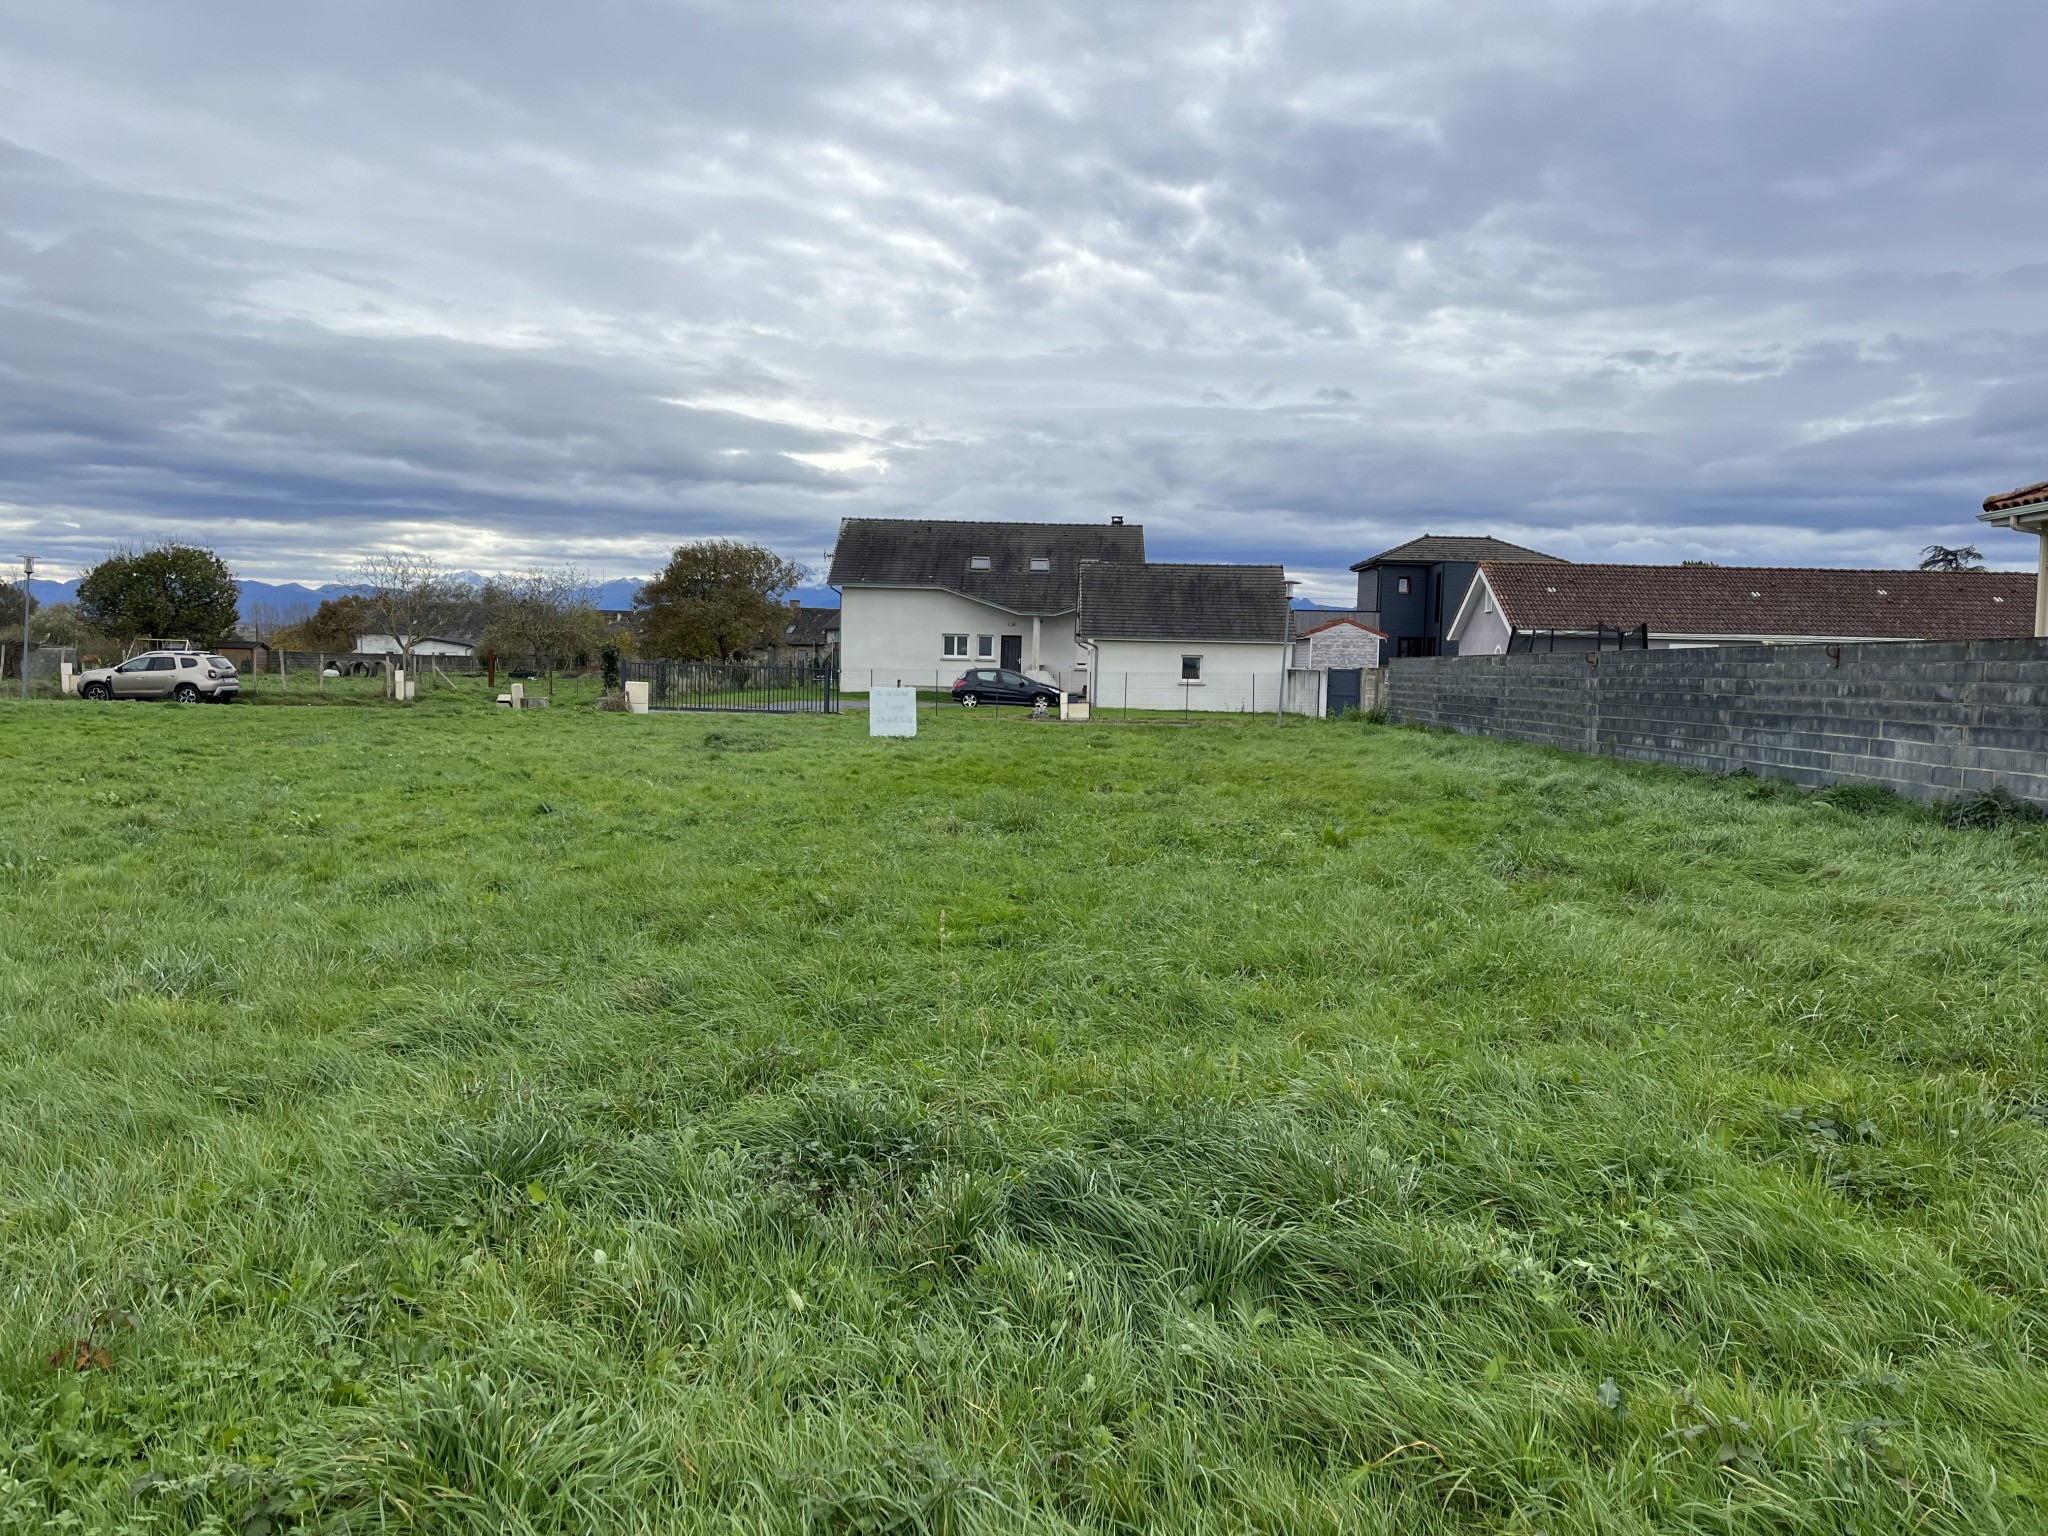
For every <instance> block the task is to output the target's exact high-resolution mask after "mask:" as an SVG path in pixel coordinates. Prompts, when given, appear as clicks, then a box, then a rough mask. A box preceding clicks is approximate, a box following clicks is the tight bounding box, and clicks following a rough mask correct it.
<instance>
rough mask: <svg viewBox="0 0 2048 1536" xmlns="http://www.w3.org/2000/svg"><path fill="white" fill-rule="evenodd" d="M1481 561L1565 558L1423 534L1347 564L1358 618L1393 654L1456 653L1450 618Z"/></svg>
mask: <svg viewBox="0 0 2048 1536" xmlns="http://www.w3.org/2000/svg"><path fill="white" fill-rule="evenodd" d="M1483 561H1492V562H1493V563H1495V564H1507V563H1511V562H1528V563H1530V564H1534V565H1564V564H1567V563H1568V562H1566V561H1563V560H1560V559H1559V558H1558V557H1557V556H1556V555H1546V554H1544V553H1542V552H1541V551H1540V550H1534V549H1524V548H1523V547H1522V546H1521V545H1519V544H1510V543H1508V542H1507V541H1506V540H1505V539H1495V538H1489V537H1486V536H1483V535H1468V534H1456V535H1446V534H1437V533H1432V534H1427V535H1425V536H1424V537H1422V538H1419V539H1410V540H1409V541H1408V542H1407V543H1406V544H1397V545H1395V546H1394V548H1392V549H1387V550H1382V551H1380V553H1378V554H1376V555H1374V556H1373V557H1372V558H1371V559H1369V560H1361V561H1359V562H1358V564H1356V565H1354V566H1352V567H1351V569H1352V570H1354V571H1356V572H1357V573H1358V617H1359V619H1360V621H1361V622H1363V623H1364V624H1366V625H1368V626H1370V627H1371V628H1373V629H1377V630H1379V631H1380V632H1381V633H1382V634H1384V635H1385V636H1386V637H1387V639H1388V642H1389V644H1390V646H1391V648H1392V654H1393V655H1395V656H1437V655H1456V654H1457V652H1456V650H1455V649H1454V646H1455V642H1454V641H1452V640H1451V638H1450V634H1449V626H1450V622H1451V620H1452V618H1453V617H1454V616H1455V615H1456V614H1457V612H1458V605H1459V604H1460V603H1462V602H1463V601H1464V600H1465V593H1466V590H1467V589H1468V588H1469V587H1470V586H1471V584H1472V577H1473V573H1474V572H1476V571H1477V570H1478V569H1479V566H1480V564H1481V562H1483Z"/></svg>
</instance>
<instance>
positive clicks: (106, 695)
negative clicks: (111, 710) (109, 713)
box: [78, 683, 114, 704]
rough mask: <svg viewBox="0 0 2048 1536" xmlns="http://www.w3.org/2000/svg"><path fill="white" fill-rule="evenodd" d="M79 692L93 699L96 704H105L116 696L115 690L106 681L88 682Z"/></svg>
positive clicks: (80, 694)
mask: <svg viewBox="0 0 2048 1536" xmlns="http://www.w3.org/2000/svg"><path fill="white" fill-rule="evenodd" d="M78 692H79V696H80V697H82V698H87V699H91V700H92V701H93V703H95V704H104V703H106V702H107V700H109V699H111V698H112V697H113V696H114V690H113V689H111V688H109V687H108V686H107V685H106V684H105V683H87V684H86V685H85V686H84V687H83V688H81V689H79V690H78Z"/></svg>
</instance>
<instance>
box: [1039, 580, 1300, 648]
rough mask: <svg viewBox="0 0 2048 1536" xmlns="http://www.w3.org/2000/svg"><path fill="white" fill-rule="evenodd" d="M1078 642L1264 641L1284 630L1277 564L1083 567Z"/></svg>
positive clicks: (1286, 623)
mask: <svg viewBox="0 0 2048 1536" xmlns="http://www.w3.org/2000/svg"><path fill="white" fill-rule="evenodd" d="M1075 629H1076V632H1077V633H1078V634H1079V635H1080V636H1081V638H1083V639H1084V640H1267V641H1271V642H1272V643H1273V644H1275V645H1277V644H1279V643H1280V641H1281V640H1282V639H1283V638H1285V637H1286V636H1287V635H1288V634H1289V632H1290V631H1289V619H1288V612H1287V572H1286V571H1285V570H1284V569H1283V568H1282V567H1280V566H1277V565H1090V566H1088V567H1086V568H1085V569H1084V570H1083V571H1082V573H1081V613H1080V617H1079V618H1078V619H1077V620H1076V621H1075Z"/></svg>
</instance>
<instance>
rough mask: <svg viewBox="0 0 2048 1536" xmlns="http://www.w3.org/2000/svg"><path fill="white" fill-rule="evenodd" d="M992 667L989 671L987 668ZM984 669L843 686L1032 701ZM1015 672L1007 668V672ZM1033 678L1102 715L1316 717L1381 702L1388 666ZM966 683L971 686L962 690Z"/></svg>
mask: <svg viewBox="0 0 2048 1536" xmlns="http://www.w3.org/2000/svg"><path fill="white" fill-rule="evenodd" d="M980 670H981V671H986V670H987V669H980ZM979 675H980V672H979V671H977V670H976V669H975V668H961V667H958V666H955V667H950V668H940V669H936V670H932V671H911V670H906V669H903V668H896V667H891V668H887V669H883V668H872V669H869V668H863V669H862V671H861V672H860V673H859V674H856V675H854V676H846V677H842V678H841V684H842V686H844V687H846V688H848V689H850V690H852V691H854V692H855V693H860V692H864V691H866V690H867V689H870V688H877V687H881V688H887V687H899V688H916V689H919V690H920V691H923V692H927V693H938V694H943V695H945V696H946V697H948V698H957V697H960V696H961V695H962V694H963V693H972V694H974V695H976V702H977V704H983V705H985V704H990V703H1018V704H1022V703H1028V701H1029V693H1030V686H1029V684H1027V685H1025V686H1023V687H1013V688H1011V689H1010V691H1008V692H1003V691H1001V689H1000V687H996V688H991V687H990V686H989V685H987V684H982V683H977V682H976V681H975V679H976V678H977V677H978V676H979ZM1006 675H1007V674H1006ZM1015 675H1016V676H1021V677H1025V678H1027V679H1028V680H1030V682H1031V683H1043V684H1044V686H1046V687H1048V688H1050V689H1053V690H1055V691H1057V692H1063V693H1065V694H1066V695H1067V696H1068V697H1069V698H1073V699H1079V700H1085V701H1087V703H1088V705H1089V708H1090V710H1091V712H1092V713H1093V714H1095V715H1097V716H1108V717H1117V716H1122V715H1137V714H1181V715H1216V714H1233V715H1268V716H1270V715H1275V714H1288V715H1308V716H1316V717H1320V716H1322V715H1325V714H1338V713H1342V712H1344V711H1345V710H1352V709H1356V710H1371V709H1374V708H1378V707H1380V706H1381V691H1382V688H1383V685H1382V683H1381V681H1380V679H1381V678H1383V677H1384V669H1381V668H1373V667H1365V668H1355V669H1351V670H1350V671H1348V672H1340V673H1339V674H1337V686H1336V687H1335V688H1334V689H1333V687H1332V685H1331V679H1332V674H1331V673H1330V672H1329V671H1327V670H1325V669H1321V668H1307V667H1289V668H1287V669H1286V670H1285V671H1284V672H1283V671H1282V670H1281V669H1280V668H1278V667H1275V668H1274V669H1272V670H1271V671H1262V672H1222V671H1217V670H1215V669H1213V668H1203V669H1202V670H1201V673H1200V675H1198V676H1193V677H1190V676H1186V675H1184V674H1183V673H1181V672H1137V671H1118V670H1115V669H1101V670H1096V671H1092V672H1091V671H1090V669H1088V668H1085V667H1077V668H1074V669H1072V670H1071V671H1062V670H1057V669H1051V668H1048V669H1045V670H1043V671H1039V672H1034V673H1028V674H1015ZM961 684H965V685H966V687H965V688H962V687H961V686H959V685H961Z"/></svg>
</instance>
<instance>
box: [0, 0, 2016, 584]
mask: <svg viewBox="0 0 2048 1536" xmlns="http://www.w3.org/2000/svg"><path fill="white" fill-rule="evenodd" d="M477 15H478V13H477V12H476V11H475V9H474V8H473V7H469V6H456V5H452V4H431V3H430V4H427V5H418V4H410V3H409V4H404V5H401V4H398V3H397V0H366V3H364V4H361V5H355V6H350V7H345V8H337V7H292V6H276V5H258V4H255V3H253V0H245V3H236V4H230V5H223V6H213V7H206V8H202V9H200V10H197V11H194V10H190V9H186V8H168V7H154V6H145V5H141V4H139V3H124V0H65V3H63V4H61V5H60V4H58V3H56V0H45V3H42V4H34V3H31V4H28V5H23V6H17V7H15V8H13V10H12V11H11V12H10V15H9V18H8V19H7V20H6V21H5V22H4V23H0V215H4V217H0V503H5V505H0V528H6V529H8V531H9V532H10V533H13V534H15V535H16V536H18V537H21V538H27V539H31V540H33V541H38V542H39V543H40V545H41V547H42V550H43V552H44V553H45V557H46V559H55V560H59V561H62V560H70V561H72V562H74V563H75V562H77V561H81V560H83V559H86V558H89V557H90V556H91V555H93V554H95V553H97V552H98V551H99V549H101V548H103V547H104V546H105V545H106V544H107V543H109V542H112V541H113V540H115V539H118V538H133V537H147V536H150V535H151V534H152V533H155V532H174V531H175V532H183V531H186V530H188V529H190V528H192V527H195V526H199V527H203V528H206V529H208V530H209V531H210V532H211V533H212V534H213V535H214V536H215V537H216V540H217V542H220V543H221V544H222V545H223V547H225V548H227V549H228V550H229V552H230V553H231V554H232V555H233V556H234V557H235V558H236V559H237V560H238V561H240V562H241V563H242V564H243V565H244V566H245V567H247V568H249V569H250V570H251V571H252V572H254V573H261V574H274V575H281V576H305V577H308V578H314V579H317V578H320V577H323V576H326V575H328V574H330V573H331V572H332V571H333V570H335V569H338V568H339V566H340V565H342V564H345V563H346V561H347V558H348V557H349V556H350V555H351V554H352V553H353V552H354V550H356V549H357V548H360V547H361V546H362V545H364V544H366V543H374V542H379V541H382V540H386V539H391V538H400V537H402V538H406V539H409V540H416V541H417V540H424V541H428V542H433V541H435V540H437V539H438V540H441V541H443V542H444V543H445V545H446V547H447V549H448V552H450V553H451V554H453V555H456V556H457V557H459V558H460V559H461V560H462V561H463V562H464V563H465V564H470V565H476V564H479V563H487V562H489V561H491V560H492V559H498V558H501V559H503V560H504V561H505V562H507V563H516V561H518V560H520V559H523V558H527V557H529V556H535V555H540V556H571V557H580V558H584V559H586V560H594V561H596V563H599V564H609V565H611V566H612V567H613V568H614V569H617V570H618V571H619V573H621V574H623V573H624V570H625V569H628V568H645V566H646V564H648V563H649V562H650V561H651V560H652V558H653V556H654V555H655V554H656V553H658V551H659V550H660V549H661V548H662V547H663V546H664V545H665V544H666V543H669V542H672V541H674V540H676V539H679V538H684V537H689V536H693V535H696V534H701V533H711V532H718V533H730V532H748V533H752V534H754V535H756V536H759V537H763V538H767V539H769V540H771V541H772V542H776V543H777V544H778V545H780V546H781V547H784V548H786V549H787V550H789V551H790V552H791V553H794V554H798V555H799V556H801V557H803V558H807V559H813V560H814V559H815V558H816V554H817V551H818V550H819V549H820V548H822V547H823V546H824V545H825V544H826V543H829V541H830V538H831V531H832V528H833V527H834V525H835V524H836V520H837V519H838V517H840V516H841V515H844V514H847V513H851V512H864V513H865V512H895V511H901V512H928V511H936V512H939V513H941V514H945V515H962V516H971V515H981V516H998V515H1000V516H1045V517H1093V516H1100V515H1108V514H1109V513H1110V512H1119V513H1125V514H1136V515H1139V516H1142V517H1144V518H1145V519H1146V520H1147V521H1148V522H1149V523H1151V524H1152V525H1153V526H1154V527H1155V528H1156V529H1158V530H1160V532H1159V534H1158V535H1156V536H1155V538H1154V544H1155V546H1156V547H1159V548H1161V549H1163V550H1168V551H1181V552H1185V553H1188V554H1190V555H1200V556H1207V557H1227V556H1253V555H1267V556H1271V555H1278V556H1280V557H1281V558H1285V559H1286V560H1287V561H1288V562H1289V564H1290V566H1291V567H1292V568H1295V569H1297V570H1300V571H1303V572H1305V573H1309V574H1311V575H1313V576H1315V577H1316V579H1317V582H1318V591H1319V595H1324V596H1336V595H1339V594H1340V593H1341V590H1342V587H1343V584H1344V582H1345V580H1346V578H1345V577H1344V575H1343V574H1342V568H1343V566H1344V565H1346V564H1348V563H1349V561H1350V560H1351V559H1355V558H1357V557H1358V556H1359V555H1361V554H1363V553H1367V552H1369V551H1370V550H1371V549H1373V548H1376V547H1378V546H1379V545H1381V544H1384V543H1391V542H1394V541H1395V540H1397V539H1398V538H1400V537H1403V536H1405V535H1407V534H1408V533H1411V532H1414V531H1420V530H1421V529H1423V528H1435V529H1439V530H1442V531H1454V530H1457V529H1464V528H1469V529H1473V530H1479V529H1491V530H1493V531H1497V532H1501V533H1503V534H1504V535H1506V536H1511V537H1512V536H1522V537H1525V538H1528V539H1530V540H1532V541H1534V542H1538V543H1543V544H1545V546H1546V547H1552V548H1556V549H1557V550H1558V551H1559V552H1560V553H1569V554H1580V555H1587V554H1599V553H1602V552H1606V551H1611V550H1620V549H1625V550H1627V551H1629V552H1631V553H1633V554H1636V555H1638V556H1640V557H1644V558H1657V557H1663V556H1676V555H1679V554H1684V555H1689V556H1690V555H1705V556H1708V557H1711V558H1742V557H1744V556H1745V555H1748V556H1751V557H1754V556H1756V555H1757V554H1759V553H1765V554H1767V555H1768V556H1769V557H1770V558H1784V559H1810V560H1820V561H1830V560H1838V559H1857V560H1866V559H1879V558H1882V559H1889V560H1899V559H1905V558H1908V557H1909V556H1910V555H1911V554H1912V552H1913V551H1914V550H1916V549H1917V548H1918V547H1919V545H1921V544H1924V543H1926V542H1930V541H1932V540H1934V539H1936V538H1940V539H1944V540H1953V539H1955V538H1957V537H1960V536H1963V535H1964V534H1965V533H1966V532H1969V531H1970V529H1971V524H1970V512H1971V511H1972V510H1973V507H1974V503H1975V501H1976V499H1977V498H1979V497H1981V496H1982V495H1983V494H1984V493H1985V492H1986V491H1988V490H1992V489H1997V488H2001V487H2003V486H2005V485H2007V484H2016V483H2019V482H2021V481H2025V480H2030V479H2035V478H2038V477H2039V476H2040V475H2041V474H2042V473H2048V466H2044V465H2043V464H2042V463H2041V461H2040V457H2039V455H2040V451H2041V450H2040V445H2039V437H2038V423H2039V421H2040V419H2041V411H2042V407H2043V405H2044V404H2048V327H2044V324H2043V318H2044V317H2043V313H2042V308H2041V295H2042V292H2043V289H2044V286H2048V285H2044V282H2043V276H2042V274H2043V271H2044V268H2043V267H2042V265H2041V263H2040V261H2039V251H2040V250H2041V249H2042V244H2043V238H2042V237H2043V235H2044V234H2048V230H2044V228H2043V224H2044V221H2048V198H2044V197H2043V196H2042V193H2043V192H2044V190H2048V188H2044V186H2043V180H2044V176H2048V172H2044V169H2043V162H2042V160H2041V157H2040V155H2039V154H2038V148H2039V145H2040V144H2041V142H2042V141H2043V136H2044V135H2043V129H2044V128H2048V106H2044V105H2042V104H2041V103H2040V102H2039V98H2038V95H2037V93H2036V92H2035V91H2034V89H2033V82H2032V80H2031V72H2032V68H2033V66H2032V63H2031V61H2032V59H2033V58H2034V57H2036V56H2038V54H2039V51H2040V47H2041V45H2042V44H2043V43H2044V42H2048V16H2044V15H2043V14H2041V13H2040V12H2039V10H2038V7H2028V6H2022V5H2020V4H2017V3H2009V0H1959V3H1951V4H1940V5H1937V4H1935V3H1933V0H1879V3H1875V4H1871V3H1854V4H1851V3H1848V0H1838V3H1834V4H1823V5H1819V6H1809V7H1786V6H1783V5H1769V4H1764V3H1762V0H1754V3H1751V0H1714V3H1707V4H1702V5H1698V6H1688V7H1665V6H1650V7H1645V6H1640V5H1634V4H1627V3H1620V0H1615V3H1593V4H1564V3H1556V4H1544V3H1530V0H1491V3H1485V0H1482V3H1481V4H1479V5H1476V6H1471V7H1465V8H1461V9H1456V10H1451V9H1445V8H1438V7H1359V6H1355V5H1341V4H1335V3H1332V4H1296V5H1283V6H1252V5H1230V4H1214V3H1205V0H1194V3H1186V4H1175V5H1168V4H1163V3H1162V4H1117V3H1111V4H1107V5H1088V6H1082V5H1079V4H1071V3H1053V4H1046V5H1034V6H1021V5H1015V6H998V5H902V6H894V5H873V4H855V3H850V0H849V3H844V4H806V5H802V6H798V5H796V4H794V3H789V4H773V3H752V4H747V5H737V4H730V3H721V4H667V3H656V0H622V3H620V4H618V5H613V6H607V7H603V8H597V9H585V10H582V11H576V12H565V11H563V10H562V9H561V8H560V7H558V6H554V5H547V4H542V3H540V0H514V3H511V4H507V5H504V6H499V7H496V8H494V9H493V11H492V13H491V16H492V23H491V24H490V25H488V26H479V25H478V24H477ZM1162 540H1163V541H1164V542H1162ZM1989 552H1990V553H1992V554H1993V555H1994V556H1996V557H1999V558H2003V559H2006V560H2008V561H2015V562H2016V561H2017V560H2019V559H2020V558H2023V555H2022V552H2020V551H2017V550H2007V549H2003V548H2000V547H1998V546H1997V545H1996V543H1995V542H1994V543H1993V544H1992V545H1991V547H1990V548H1989ZM636 562H637V564H636Z"/></svg>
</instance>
